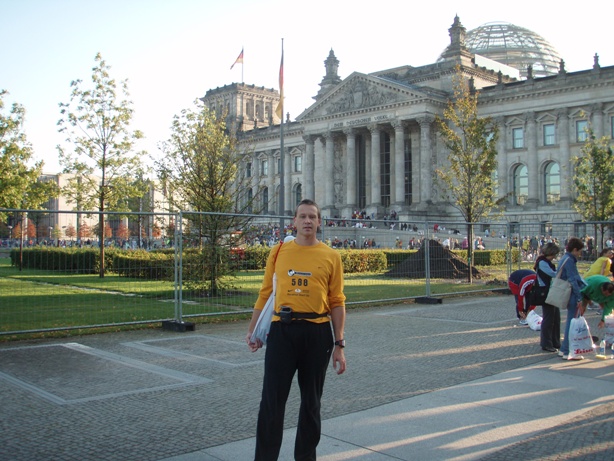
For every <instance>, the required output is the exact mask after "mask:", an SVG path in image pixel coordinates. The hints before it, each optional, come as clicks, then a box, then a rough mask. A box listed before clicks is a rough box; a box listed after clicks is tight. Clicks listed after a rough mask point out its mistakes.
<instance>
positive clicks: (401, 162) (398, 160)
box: [390, 120, 405, 206]
mask: <svg viewBox="0 0 614 461" xmlns="http://www.w3.org/2000/svg"><path fill="white" fill-rule="evenodd" d="M392 126H393V127H394V163H393V165H394V171H393V172H392V179H393V181H392V184H393V186H394V189H392V191H391V192H392V194H391V195H392V197H390V203H395V204H396V205H398V206H404V205H405V130H404V129H403V122H401V121H400V120H395V121H394V123H393V124H392Z"/></svg>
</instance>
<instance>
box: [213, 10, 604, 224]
mask: <svg viewBox="0 0 614 461" xmlns="http://www.w3.org/2000/svg"><path fill="white" fill-rule="evenodd" d="M465 34H466V30H465V28H464V27H463V26H462V24H461V23H460V20H459V18H458V17H456V18H455V20H454V23H453V24H452V26H451V28H450V29H449V35H450V45H449V46H448V48H447V49H446V50H445V51H444V52H443V53H442V56H441V59H440V60H439V61H438V62H436V63H434V64H431V65H426V66H421V67H411V66H402V67H398V68H394V69H387V70H383V71H379V72H374V73H371V74H362V73H359V72H354V73H352V74H350V75H349V76H348V77H347V78H345V79H341V78H339V77H338V75H337V69H338V64H339V61H338V60H337V58H336V57H335V55H334V53H333V51H332V50H331V51H330V54H329V56H328V59H327V60H326V61H324V63H325V67H326V75H325V77H324V79H323V80H322V83H321V84H320V86H321V90H320V91H319V92H318V94H317V95H316V96H315V97H314V99H315V103H314V104H313V105H311V106H310V107H309V108H308V109H306V110H305V111H304V112H303V113H302V114H300V115H299V116H298V117H297V118H296V121H293V122H289V121H288V122H287V123H284V125H283V134H284V137H283V139H284V152H285V157H284V161H283V162H282V161H281V158H280V135H281V133H280V128H281V127H280V125H279V124H278V123H279V120H276V121H275V120H273V117H274V115H272V114H273V112H274V111H270V109H269V112H265V113H268V114H270V116H269V120H270V121H271V120H272V122H271V123H268V124H265V125H266V126H265V125H260V124H258V125H257V127H256V128H253V124H252V127H250V126H249V125H250V124H249V123H244V122H243V120H244V118H245V113H244V112H240V111H238V110H237V109H236V108H239V110H244V106H241V105H238V106H237V105H236V104H234V105H232V107H234V108H235V109H233V110H234V112H233V110H230V114H229V117H230V118H231V119H232V120H233V121H236V122H237V123H236V126H238V127H241V128H242V130H241V132H240V134H239V138H240V140H241V142H242V143H243V145H244V146H245V147H246V149H248V148H249V152H250V154H249V155H247V156H245V158H244V159H243V160H242V164H241V169H242V171H243V173H244V174H245V175H246V176H248V177H252V179H253V182H252V184H253V189H252V190H251V191H250V195H251V196H254V197H257V199H258V203H259V204H260V211H262V212H263V213H268V214H281V213H283V214H290V213H292V211H293V209H294V206H295V204H296V203H297V202H298V201H300V200H301V199H302V198H313V199H315V200H316V202H317V203H318V204H319V205H320V206H321V208H322V211H323V216H324V217H331V218H333V217H339V218H350V217H351V216H352V214H353V213H354V212H355V211H362V210H364V211H366V213H367V214H368V215H372V216H374V217H380V218H381V217H383V216H384V215H386V214H390V213H391V212H392V211H394V212H396V214H397V215H398V217H399V219H401V220H407V221H415V220H417V219H441V220H446V219H456V218H458V212H457V211H456V210H455V209H454V208H452V207H451V206H449V205H446V204H445V203H443V202H442V201H440V200H439V199H438V195H437V191H436V190H435V184H434V175H435V168H437V167H440V166H442V165H445V163H446V159H447V155H448V154H447V152H446V150H445V147H444V146H443V143H442V142H441V141H440V140H439V139H438V136H437V133H436V129H435V124H434V121H435V116H437V115H442V114H443V110H444V108H445V107H446V104H447V102H448V99H449V98H450V97H451V95H452V91H453V78H454V76H455V74H456V72H457V70H456V69H457V68H460V69H461V72H462V74H463V76H464V77H465V78H466V79H467V80H468V81H470V85H472V86H473V87H474V88H475V89H476V90H478V91H479V105H478V110H479V113H480V115H483V116H491V117H493V118H495V120H497V121H498V124H499V128H500V140H499V146H498V152H499V154H498V170H497V177H498V182H499V189H498V193H499V195H500V197H501V198H505V203H506V207H505V213H504V217H503V218H502V219H503V220H506V221H510V222H542V223H548V222H570V221H576V220H579V216H578V215H577V214H576V213H575V212H574V211H573V210H572V207H571V197H570V187H571V178H572V171H571V161H572V159H573V157H574V156H577V155H580V153H581V147H582V141H583V136H585V132H584V128H585V127H586V126H587V125H589V124H590V126H591V127H592V128H593V129H594V131H595V134H596V135H597V136H598V137H601V136H610V137H612V132H613V129H614V128H613V125H614V66H612V67H603V68H602V67H601V66H600V65H599V61H598V57H597V56H595V63H594V66H593V68H592V69H588V70H585V71H580V72H573V73H569V72H566V70H565V68H564V62H563V61H561V67H560V71H559V73H558V75H555V76H549V77H542V78H535V77H533V76H532V75H531V72H530V69H529V71H528V77H527V78H526V79H525V80H517V79H516V78H513V77H509V76H506V75H503V74H502V72H501V71H500V70H499V71H495V70H491V69H488V68H486V67H480V66H478V65H476V64H475V62H476V59H475V55H473V54H471V53H470V52H469V51H468V50H467V48H466V47H465V44H464V37H465ZM480 62H481V61H480ZM233 85H235V84H233ZM245 87H247V85H243V87H242V88H240V89H239V88H238V87H237V88H235V87H234V86H228V87H224V88H222V89H217V90H214V93H212V92H208V93H207V95H206V96H205V97H204V98H203V101H204V102H205V104H207V105H209V107H212V108H215V107H219V101H220V100H223V98H226V99H227V100H233V98H235V100H236V94H238V90H241V91H242V92H247V93H249V91H248V90H249V88H245ZM224 89H226V91H225V92H224V91H223V90H224ZM259 91H260V92H261V90H259ZM271 91H273V90H271ZM256 93H258V92H256ZM273 93H275V95H269V96H268V97H269V99H268V102H267V104H268V103H269V102H270V104H271V106H269V107H275V106H276V104H277V101H278V100H279V95H278V93H277V92H276V91H273ZM233 94H234V95H235V96H233ZM214 96H215V98H214ZM275 96H276V97H277V100H275ZM243 97H244V98H246V97H247V96H243ZM253 97H254V98H257V97H260V96H259V93H258V94H254V95H253ZM216 101H218V102H216ZM228 107H230V106H228ZM241 122H242V123H241ZM282 163H283V178H284V180H283V185H284V191H283V194H284V204H285V207H284V208H286V209H285V210H279V209H278V200H277V198H276V197H278V196H279V195H278V194H279V185H280V178H281V175H280V172H281V171H280V169H281V165H282Z"/></svg>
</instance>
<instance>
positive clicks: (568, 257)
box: [557, 237, 586, 360]
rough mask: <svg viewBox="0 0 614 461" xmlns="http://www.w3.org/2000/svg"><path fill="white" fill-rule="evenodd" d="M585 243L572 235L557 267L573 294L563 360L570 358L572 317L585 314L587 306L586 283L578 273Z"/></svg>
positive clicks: (562, 352) (563, 347) (562, 347)
mask: <svg viewBox="0 0 614 461" xmlns="http://www.w3.org/2000/svg"><path fill="white" fill-rule="evenodd" d="M583 248H584V243H583V242H582V240H580V239H579V238H577V237H571V238H570V239H569V240H568V241H567V246H566V247H565V250H566V253H565V254H564V255H563V257H562V258H561V260H560V261H559V267H558V269H557V275H558V274H559V273H560V274H561V275H560V278H561V279H563V280H567V281H568V282H569V283H570V285H571V296H570V297H569V302H568V303H567V320H566V321H565V333H564V336H563V342H562V343H561V350H560V351H559V355H560V356H562V357H563V360H567V359H569V326H570V324H571V319H573V318H574V317H575V316H576V314H577V313H578V312H579V313H580V315H584V310H585V306H584V305H583V304H582V293H580V291H581V290H582V288H584V286H585V285H586V284H585V283H584V280H582V277H581V276H580V274H579V273H578V267H577V262H578V259H579V258H580V256H581V255H582V249H583ZM583 358H584V357H582V356H581V355H576V356H573V357H572V358H571V360H582V359H583Z"/></svg>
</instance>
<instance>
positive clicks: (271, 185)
mask: <svg viewBox="0 0 614 461" xmlns="http://www.w3.org/2000/svg"><path fill="white" fill-rule="evenodd" d="M267 160H268V162H269V171H268V173H269V174H268V175H267V188H268V189H269V204H268V206H269V213H270V214H277V210H276V209H275V208H276V205H277V201H276V200H275V197H276V194H275V170H274V169H273V168H272V167H273V165H274V164H275V156H274V152H273V151H272V150H269V151H268V152H267Z"/></svg>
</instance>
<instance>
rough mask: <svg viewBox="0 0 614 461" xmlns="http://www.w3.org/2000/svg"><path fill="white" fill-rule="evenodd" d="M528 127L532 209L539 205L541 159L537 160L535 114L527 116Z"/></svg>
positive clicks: (530, 200)
mask: <svg viewBox="0 0 614 461" xmlns="http://www.w3.org/2000/svg"><path fill="white" fill-rule="evenodd" d="M525 121H526V125H525V126H526V127H527V139H526V141H527V144H526V148H527V168H528V170H529V178H528V179H529V196H528V197H527V203H528V204H529V205H530V206H531V207H532V208H534V207H537V205H539V159H538V158H537V123H536V122H535V112H527V113H526V114H525Z"/></svg>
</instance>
